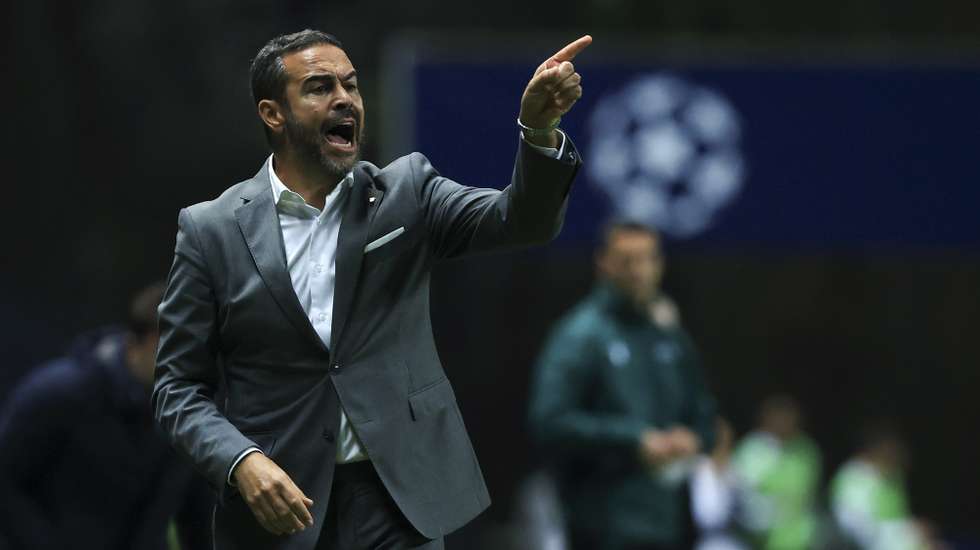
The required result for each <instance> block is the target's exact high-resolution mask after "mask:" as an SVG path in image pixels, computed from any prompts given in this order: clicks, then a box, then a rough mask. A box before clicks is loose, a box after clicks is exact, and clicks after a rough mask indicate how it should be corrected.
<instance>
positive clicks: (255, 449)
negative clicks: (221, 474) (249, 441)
mask: <svg viewBox="0 0 980 550" xmlns="http://www.w3.org/2000/svg"><path fill="white" fill-rule="evenodd" d="M261 452H262V449H259V448H258V447H249V448H247V449H245V450H244V451H242V454H240V455H238V458H236V459H235V461H234V462H232V463H231V468H229V469H228V485H231V486H232V487H235V486H236V485H235V482H234V481H233V478H232V477H231V474H233V473H235V466H238V463H239V462H241V461H242V459H243V458H245V457H246V456H248V455H250V454H252V453H261Z"/></svg>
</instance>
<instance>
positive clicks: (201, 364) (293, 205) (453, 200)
mask: <svg viewBox="0 0 980 550" xmlns="http://www.w3.org/2000/svg"><path fill="white" fill-rule="evenodd" d="M590 42H591V38H590V37H588V36H585V37H582V38H580V39H579V40H577V41H575V42H573V43H571V44H569V45H568V46H566V47H565V48H563V49H562V50H561V51H559V52H558V53H556V54H555V55H553V56H552V57H550V58H548V59H547V60H546V61H545V62H544V63H542V64H541V65H540V66H539V67H538V69H537V70H536V71H535V73H534V76H533V77H532V78H531V80H530V82H529V83H528V85H527V88H526V89H525V91H524V95H523V97H522V99H521V109H520V114H519V116H518V125H519V126H520V127H521V128H520V133H521V137H520V140H519V145H518V153H517V160H516V163H515V166H514V172H513V178H512V181H511V183H510V185H509V186H508V187H507V188H506V189H504V190H503V191H498V190H495V189H480V188H472V187H466V186H463V185H460V184H458V183H456V182H454V181H451V180H449V179H447V178H444V177H442V176H440V175H439V174H438V173H437V172H436V171H435V169H434V168H433V167H432V166H431V165H430V164H429V162H428V160H427V159H426V158H425V157H424V156H423V155H421V154H419V153H413V154H411V155H408V156H405V157H402V158H400V159H398V160H396V161H395V162H393V163H391V164H390V165H388V166H386V167H384V168H378V167H377V166H375V165H373V164H371V163H368V162H360V161H359V160H358V159H359V146H360V142H361V135H362V128H363V125H364V108H363V104H362V102H361V97H360V93H359V91H358V87H357V75H356V72H355V71H354V68H353V66H352V65H351V62H350V60H349V59H348V57H347V55H346V53H345V52H344V50H343V47H342V45H341V43H340V42H339V41H338V40H337V39H336V38H334V37H333V36H331V35H328V34H325V33H322V32H319V31H310V30H307V31H302V32H299V33H295V34H291V35H285V36H280V37H277V38H275V39H273V40H271V41H270V42H269V43H268V44H266V46H265V47H263V48H262V50H260V51H259V53H258V55H257V57H256V59H255V60H254V62H253V64H252V69H251V77H252V93H253V96H254V99H255V101H256V105H257V109H258V114H259V117H260V118H261V120H262V123H263V125H264V130H265V131H266V135H267V137H268V139H269V143H270V145H271V148H272V150H273V154H272V156H270V157H269V160H268V161H267V162H265V163H264V164H263V165H262V167H261V168H260V169H259V171H258V173H257V174H256V175H255V177H253V178H251V179H249V180H246V181H244V182H241V183H238V184H236V185H234V186H232V187H230V188H228V189H227V190H226V191H225V192H224V193H222V194H221V196H219V197H218V198H216V199H214V200H211V201H207V202H203V203H200V204H196V205H193V206H190V207H188V208H185V209H183V210H181V212H180V216H179V219H178V231H177V244H176V251H175V254H174V262H173V267H172V268H171V271H170V276H169V280H168V286H167V291H166V295H165V296H164V300H163V302H162V304H161V305H160V346H159V350H158V354H157V367H156V375H155V383H154V388H153V396H152V404H153V409H154V412H155V416H156V419H157V421H158V422H159V423H160V424H161V426H162V427H163V428H164V430H165V432H166V433H167V434H168V436H169V437H170V439H171V440H172V442H173V444H174V445H175V447H176V448H177V449H178V450H179V451H180V452H181V453H183V454H184V455H186V456H187V457H189V459H190V460H191V461H192V463H193V464H195V465H196V467H197V468H198V469H199V470H200V471H201V472H202V473H203V474H204V475H205V476H206V477H207V478H208V479H209V480H210V482H211V484H212V485H213V486H214V487H215V489H216V491H217V492H218V497H219V499H218V504H217V506H216V507H215V509H214V513H213V536H214V545H215V548H218V549H221V550H224V549H242V548H256V549H257V548H263V549H266V548H277V549H280V548H281V549H296V550H300V549H314V548H317V549H326V548H330V549H343V550H347V549H356V550H367V549H380V548H385V549H388V548H442V546H443V543H442V540H443V536H444V535H445V534H447V533H449V532H452V531H453V530H455V529H457V528H459V527H460V526H462V525H463V524H465V523H466V522H468V521H469V520H470V519H472V518H473V517H474V516H476V515H477V514H479V513H480V512H481V511H482V510H484V509H485V508H486V507H487V506H488V505H489V503H490V498H489V496H488V494H487V489H486V486H485V484H484V481H483V477H482V474H481V472H480V467H479V465H478V463H477V460H476V457H475V455H474V453H473V447H472V445H471V444H470V441H469V438H468V436H467V433H466V430H465V428H464V426H463V420H462V418H461V417H460V413H459V409H458V408H457V405H456V398H455V395H454V393H453V389H452V387H451V385H450V383H449V381H448V380H447V379H446V375H445V373H444V372H443V368H442V365H441V364H440V362H439V357H438V355H437V353H436V349H435V345H434V342H433V338H432V328H431V322H430V319H429V301H428V295H429V288H428V287H429V279H430V272H431V269H432V266H433V264H434V263H435V262H437V261H439V260H442V259H446V258H453V257H459V256H463V255H466V254H470V253H474V252H483V251H490V250H498V249H507V248H514V247H518V246H526V245H532V244H540V243H545V242H547V241H549V240H551V239H552V238H554V237H555V235H557V234H558V232H559V230H560V228H561V225H562V220H563V216H564V211H565V204H566V197H567V194H568V191H569V187H570V185H571V182H572V179H573V178H574V176H575V173H576V172H577V170H578V167H579V164H580V161H579V157H578V153H577V151H576V149H575V146H574V145H573V144H572V142H571V140H570V139H568V138H567V137H566V136H565V135H564V134H563V133H561V131H559V130H557V126H558V121H559V119H560V117H561V115H563V114H564V113H566V112H567V111H568V110H569V109H570V108H571V107H572V105H573V104H574V103H575V101H576V100H578V98H579V97H581V94H582V89H581V86H580V81H581V77H580V76H579V75H578V73H576V72H575V69H574V67H573V66H572V64H571V62H570V61H571V59H572V58H573V57H574V56H575V55H576V54H577V53H579V52H580V51H581V50H582V49H584V48H585V47H586V46H587V45H588V44H589V43H590ZM516 130H518V128H515V131H516ZM460 132H461V133H462V132H474V133H478V132H479V130H478V129H474V128H461V129H460ZM474 139H476V138H474ZM219 387H220V388H221V389H224V390H225V391H224V395H225V396H226V398H225V399H224V400H223V402H221V403H218V402H216V401H215V399H214V397H215V395H216V394H217V393H218V390H219Z"/></svg>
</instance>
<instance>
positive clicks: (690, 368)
mask: <svg viewBox="0 0 980 550" xmlns="http://www.w3.org/2000/svg"><path fill="white" fill-rule="evenodd" d="M678 335H679V338H680V344H681V349H683V353H684V367H685V368H684V378H685V388H684V391H685V399H684V403H685V404H686V406H685V408H684V409H685V410H684V423H685V424H686V425H687V426H688V428H690V429H691V431H693V432H694V433H696V434H697V435H698V438H699V439H700V440H701V452H703V453H710V452H711V450H712V449H713V448H714V446H715V437H716V434H715V419H716V415H717V414H718V405H717V402H716V401H715V398H714V396H713V395H712V394H711V392H710V391H709V389H708V384H707V383H706V382H705V379H704V371H703V370H702V367H701V358H700V354H698V351H697V348H695V346H694V342H693V341H692V340H691V338H690V337H689V336H688V335H687V334H686V333H685V332H684V331H682V330H679V332H678Z"/></svg>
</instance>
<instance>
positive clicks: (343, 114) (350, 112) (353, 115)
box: [323, 107, 361, 130]
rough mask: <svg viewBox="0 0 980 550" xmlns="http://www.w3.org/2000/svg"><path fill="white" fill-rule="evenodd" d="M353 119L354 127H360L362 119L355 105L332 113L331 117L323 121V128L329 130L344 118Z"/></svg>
mask: <svg viewBox="0 0 980 550" xmlns="http://www.w3.org/2000/svg"><path fill="white" fill-rule="evenodd" d="M347 118H349V119H352V120H353V121H354V127H355V128H358V127H359V126H360V125H361V119H360V117H358V116H357V112H356V111H355V110H354V108H353V107H347V108H345V109H341V110H339V111H335V112H333V113H331V115H330V117H329V118H327V120H326V121H325V122H324V123H323V129H324V130H329V129H330V128H333V127H334V126H336V125H338V124H340V123H341V122H342V121H343V120H344V119H347Z"/></svg>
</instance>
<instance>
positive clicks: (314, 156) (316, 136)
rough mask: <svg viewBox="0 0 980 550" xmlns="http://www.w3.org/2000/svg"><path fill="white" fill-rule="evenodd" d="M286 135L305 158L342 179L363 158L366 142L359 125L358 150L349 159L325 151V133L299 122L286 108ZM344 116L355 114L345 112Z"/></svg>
mask: <svg viewBox="0 0 980 550" xmlns="http://www.w3.org/2000/svg"><path fill="white" fill-rule="evenodd" d="M285 115H286V128H285V130H286V137H287V139H288V140H289V143H290V144H291V145H292V146H293V148H294V150H295V151H296V152H297V153H298V154H299V155H300V156H301V157H302V158H304V159H306V160H308V161H310V162H312V163H316V164H319V165H320V167H322V168H323V170H324V172H326V174H327V175H328V176H330V177H331V178H335V179H337V180H340V179H341V178H344V177H345V176H347V174H348V173H349V172H350V171H351V170H353V169H354V165H355V164H356V163H357V161H359V160H361V146H362V144H363V143H364V129H363V127H362V126H361V124H358V125H357V132H358V134H357V137H356V141H355V143H357V152H356V153H355V154H354V155H353V156H352V157H350V158H348V159H347V160H343V161H339V162H338V161H337V160H335V159H332V158H330V157H329V156H328V155H327V154H326V153H325V152H324V151H323V139H324V138H323V134H321V133H320V131H319V130H318V129H316V128H309V127H307V126H304V125H302V124H300V123H299V121H297V120H296V119H295V118H294V117H293V112H292V110H290V109H286V111H285ZM344 116H353V113H351V114H350V115H347V114H345V115H344Z"/></svg>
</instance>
